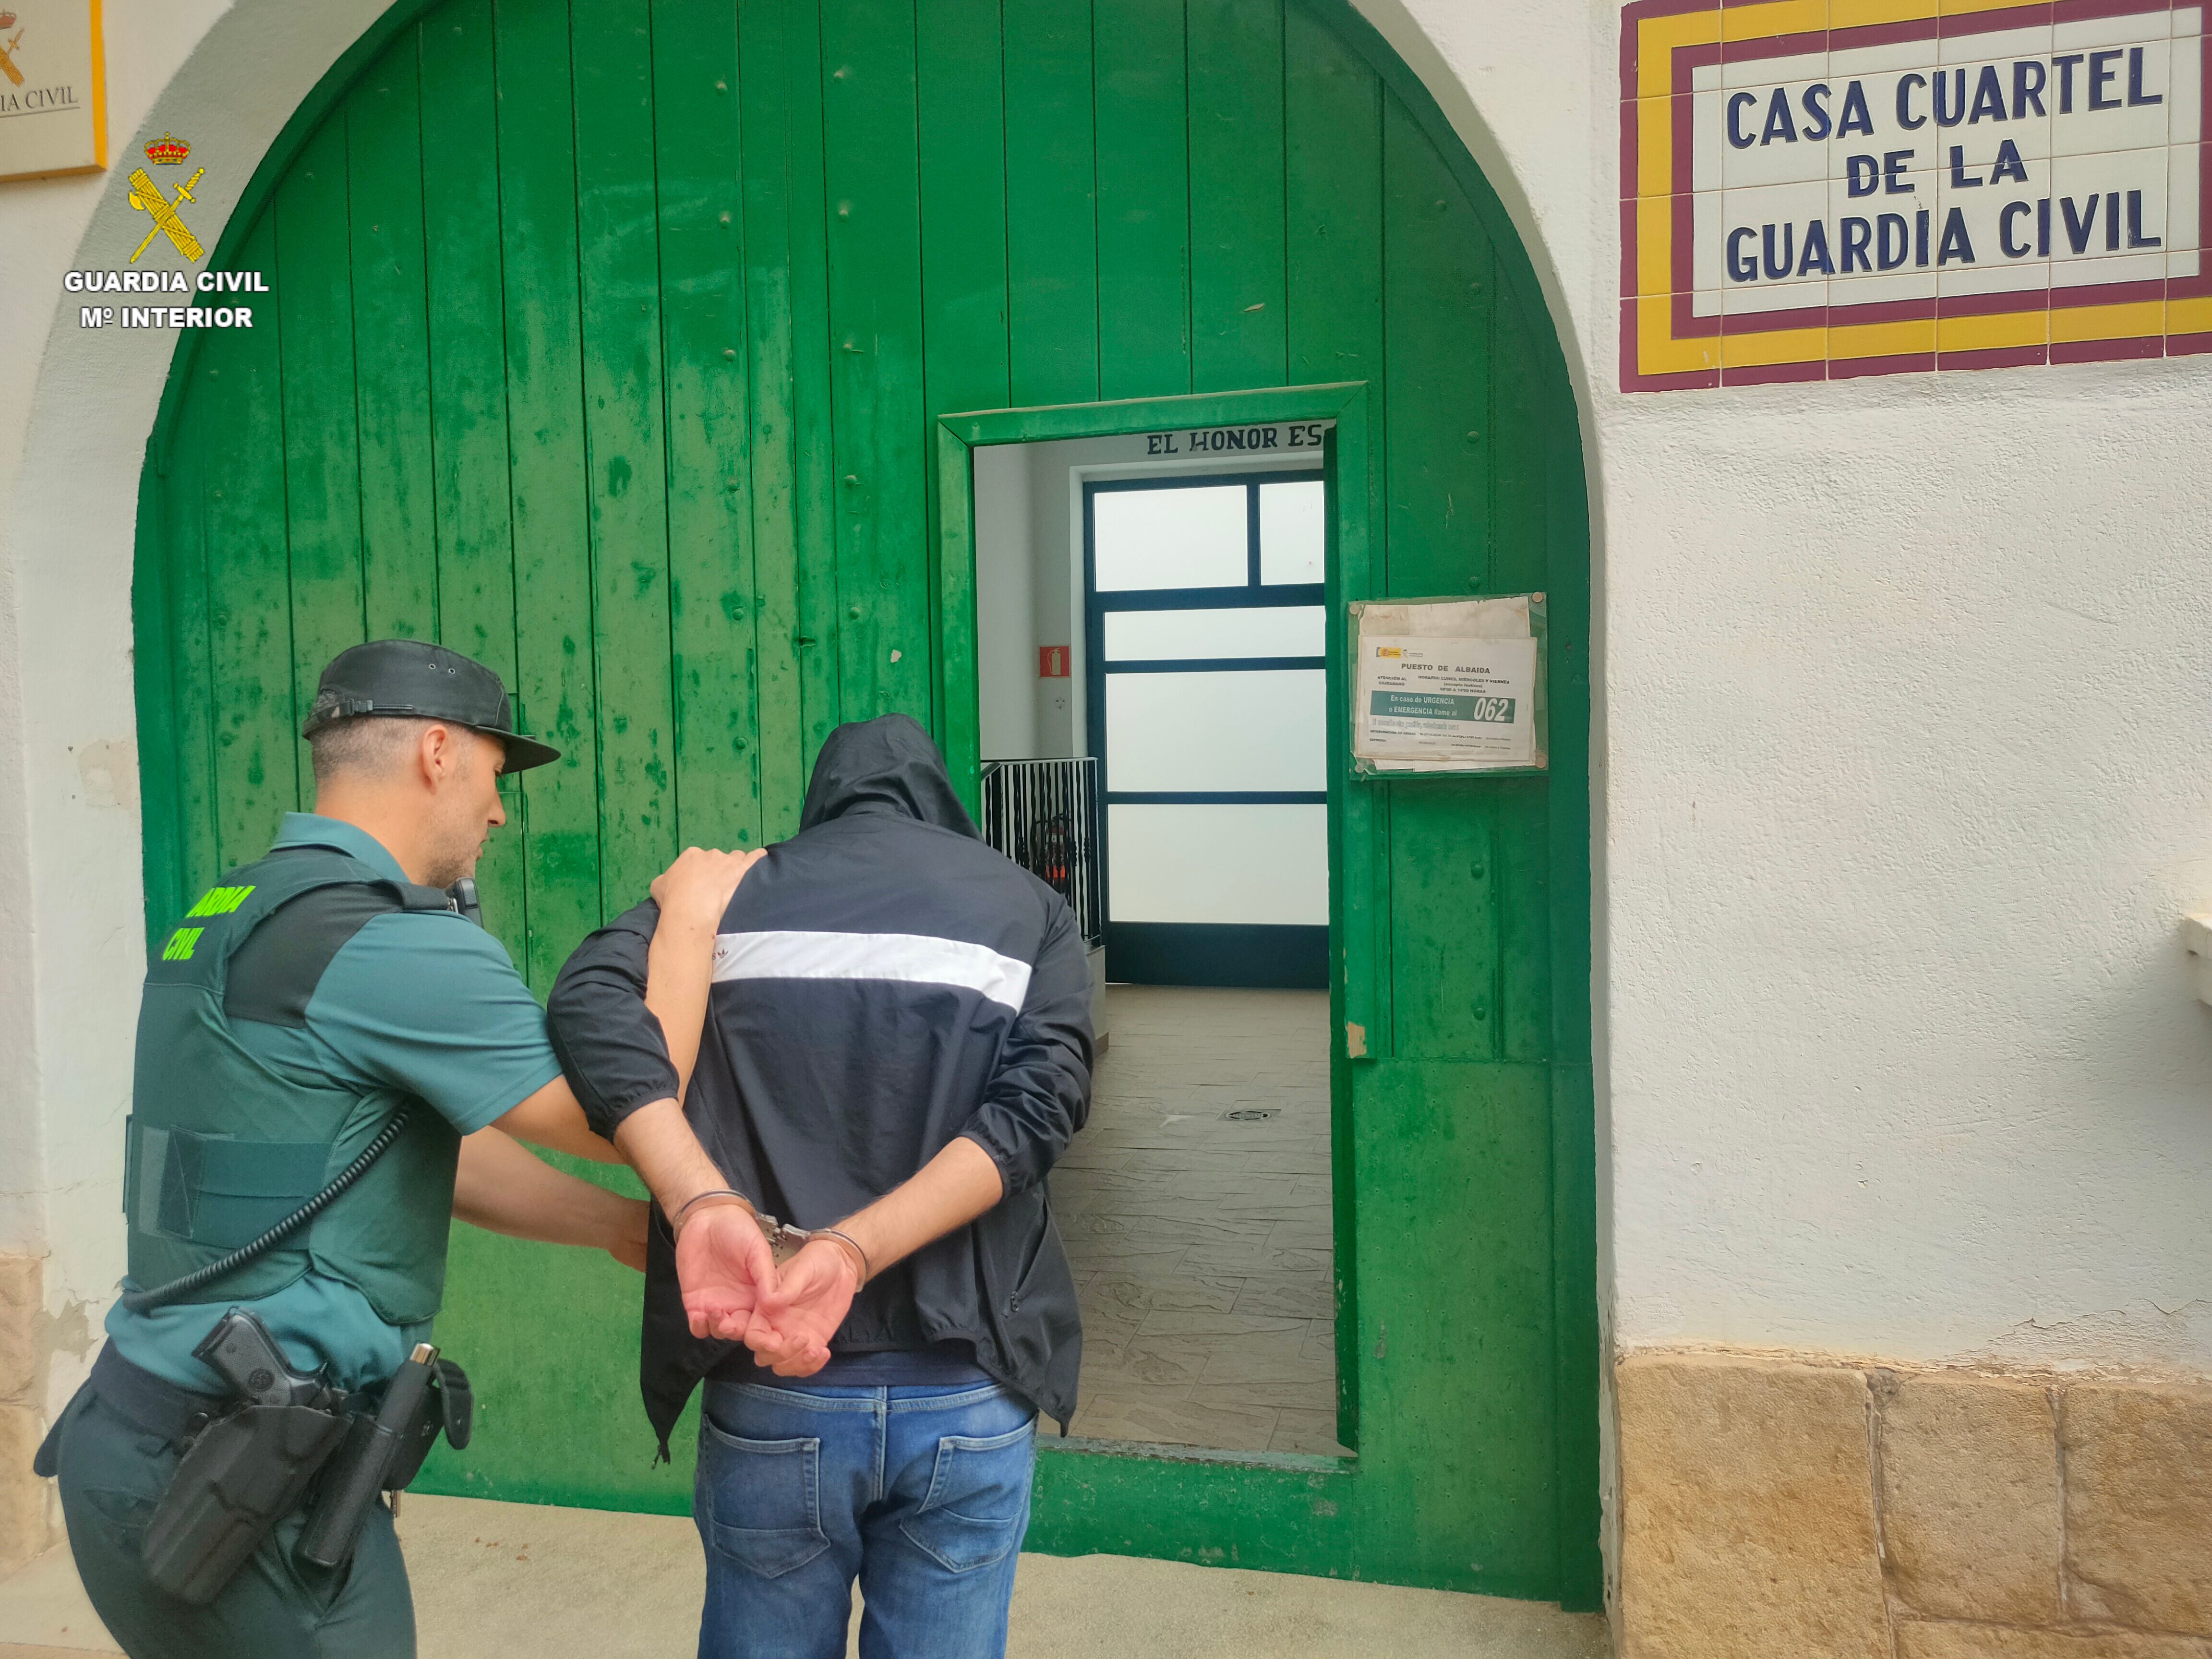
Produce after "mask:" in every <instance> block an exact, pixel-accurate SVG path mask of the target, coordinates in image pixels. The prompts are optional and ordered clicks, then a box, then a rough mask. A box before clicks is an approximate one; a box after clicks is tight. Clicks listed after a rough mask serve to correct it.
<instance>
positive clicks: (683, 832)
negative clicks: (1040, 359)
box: [653, 0, 761, 847]
mask: <svg viewBox="0 0 2212 1659" xmlns="http://www.w3.org/2000/svg"><path fill="white" fill-rule="evenodd" d="M739 126H740V111H739V108H738V18H737V9H736V8H734V7H732V6H730V5H727V4H723V3H718V0H661V3H659V4H658V5H656V6H655V7H654V8H653V134H654V137H653V171H654V177H655V179H657V180H658V197H659V231H660V307H661V335H662V341H663V346H662V357H663V371H662V372H663V374H665V377H666V383H667V395H668V571H669V576H668V605H669V645H670V650H671V654H672V657H673V663H672V665H671V671H672V676H673V678H674V682H675V688H676V708H675V714H676V779H677V805H678V820H677V829H678V834H677V840H678V842H679V844H689V845H696V846H703V847H755V846H758V845H759V844H760V840H761V803H760V732H759V726H758V722H757V711H758V702H759V657H760V650H759V641H758V635H757V630H758V627H759V618H758V607H757V602H756V599H755V578H754V571H753V533H752V532H753V526H752V493H751V490H750V488H749V487H748V486H749V483H750V480H749V478H748V477H747V474H748V472H749V471H750V445H749V443H748V442H747V423H748V420H749V410H748V408H747V400H746V395H745V392H746V373H747V368H748V359H747V354H746V351H745V291H744V227H743V225H742V223H741V210H742V208H743V205H744V195H743V191H742V189H741V187H740V185H739V179H740V177H741V166H742V163H741V157H742V155H743V147H742V145H741V144H740V143H739V142H738V131H739Z"/></svg>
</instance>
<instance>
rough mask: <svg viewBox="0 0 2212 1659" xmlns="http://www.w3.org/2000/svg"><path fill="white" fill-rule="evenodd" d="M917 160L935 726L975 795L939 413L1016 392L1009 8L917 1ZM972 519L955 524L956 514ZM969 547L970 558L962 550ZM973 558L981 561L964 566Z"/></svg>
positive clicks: (963, 541) (964, 576) (963, 583)
mask: <svg viewBox="0 0 2212 1659" xmlns="http://www.w3.org/2000/svg"><path fill="white" fill-rule="evenodd" d="M915 102H916V107H917V111H918V114H919V122H918V125H919V128H920V149H919V155H918V157H917V160H918V163H919V171H920V177H921V299H922V313H921V343H922V405H923V409H924V410H925V414H926V416H927V417H928V418H929V424H930V425H931V426H932V428H933V429H932V432H931V436H930V441H931V442H932V443H933V445H934V446H935V447H936V453H934V454H933V455H931V456H928V457H926V458H925V459H927V462H928V463H929V469H928V479H929V488H928V518H927V521H926V522H927V524H929V525H932V526H936V527H937V529H938V532H939V539H938V541H937V543H936V544H935V549H934V551H935V555H936V556H935V557H934V559H933V561H932V562H931V563H932V568H933V574H934V576H935V582H934V586H933V595H932V611H931V617H930V622H931V629H930V631H931V635H932V637H933V639H934V640H935V641H938V642H939V643H938V649H937V650H936V652H935V653H934V655H935V656H936V659H937V661H936V669H937V675H936V684H935V687H934V690H935V694H936V701H935V704H934V712H935V718H934V720H933V722H932V725H933V729H934V730H935V732H936V733H937V737H938V741H939V743H940V744H943V745H944V749H945V759H946V760H947V761H948V762H950V763H951V765H952V768H953V781H954V782H955V783H956V784H957V785H959V786H960V787H963V789H966V790H968V791H969V794H970V795H971V796H972V794H973V782H974V780H973V778H972V777H971V776H970V774H971V773H972V772H973V771H974V769H975V760H976V757H975V742H976V737H975V723H976V708H975V696H976V691H975V588H974V570H973V566H972V556H973V552H974V541H973V538H972V536H970V535H969V534H968V533H967V531H966V528H965V526H966V524H967V515H968V513H969V507H970V503H969V500H968V489H969V483H968V477H969V475H968V464H967V447H966V446H965V445H960V446H958V448H959V451H960V453H959V457H958V460H957V465H954V464H953V463H952V462H951V461H949V460H948V459H946V456H945V449H944V445H945V442H946V441H947V440H946V439H945V438H944V437H943V435H941V434H939V433H937V432H936V431H935V430H934V417H935V416H939V415H945V414H949V413H951V412H954V411H956V410H971V409H997V408H1001V407H1003V406H1004V405H1005V404H1006V400H1007V398H1009V397H1010V396H1011V395H1012V393H1011V382H1010V380H1009V378H1008V370H1007V364H1006V76H1005V54H1004V50H1003V41H1002V40H1001V37H1000V29H999V15H998V9H997V8H996V7H988V8H986V7H981V6H975V5H971V4H967V3H964V0H915ZM956 518H957V520H958V522H957V523H955V522H954V520H955V519H956ZM954 548H957V549H959V550H960V552H959V553H958V554H957V556H956V555H955V554H954V553H953V552H952V551H951V550H952V549H954ZM963 560H969V561H971V562H968V563H963V562H962V561H963Z"/></svg>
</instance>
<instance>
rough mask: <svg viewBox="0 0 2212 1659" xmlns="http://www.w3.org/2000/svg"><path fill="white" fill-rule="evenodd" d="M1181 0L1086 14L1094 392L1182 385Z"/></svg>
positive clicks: (1186, 359)
mask: <svg viewBox="0 0 2212 1659" xmlns="http://www.w3.org/2000/svg"><path fill="white" fill-rule="evenodd" d="M1183 4H1184V0H1115V3H1113V4H1110V5H1106V6H1102V7H1100V8H1099V9H1098V13H1097V43H1096V45H1097V55H1098V62H1097V88H1098V89H1097V124H1098V395H1099V396H1100V397H1102V398H1157V397H1168V396H1172V395H1174V394H1176V393H1177V392H1188V391H1189V390H1190V389H1191V374H1190V192H1191V177H1190V119H1191V115H1190V100H1189V96H1188V87H1187V85H1186V84H1185V78H1184V62H1185V57H1184V43H1183Z"/></svg>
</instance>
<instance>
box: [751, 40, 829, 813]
mask: <svg viewBox="0 0 2212 1659" xmlns="http://www.w3.org/2000/svg"><path fill="white" fill-rule="evenodd" d="M785 3H786V0H756V3H752V4H749V5H747V6H745V7H744V9H742V10H741V11H739V13H738V78H737V80H736V82H734V83H733V90H734V91H735V93H736V94H737V99H738V109H739V111H740V112H741V114H740V120H741V123H742V127H743V132H744V149H743V153H742V155H740V157H739V166H740V169H741V171H740V172H739V173H738V181H739V184H740V185H741V186H742V191H743V197H744V207H743V210H742V212H741V214H740V222H741V223H742V225H743V228H744V236H743V244H744V246H743V256H744V284H745V289H744V305H745V343H744V363H745V370H746V375H747V392H748V398H747V403H748V405H749V408H750V416H749V421H750V427H749V431H750V446H749V447H750V455H751V466H750V471H749V472H748V474H747V475H746V476H747V477H749V478H750V484H751V488H750V490H749V492H748V495H749V499H750V508H751V516H752V547H753V576H754V592H755V595H756V599H757V605H758V611H757V623H758V627H757V640H758V641H759V650H760V668H759V675H758V683H759V689H760V705H759V710H760V712H759V724H760V738H759V743H758V746H757V752H758V754H759V757H760V791H761V836H762V839H763V841H777V840H781V838H783V837H784V836H788V835H790V834H791V833H792V832H793V830H795V829H798V827H799V803H800V801H801V800H803V799H805V793H806V741H805V697H804V693H803V690H802V671H801V663H802V662H803V661H804V660H805V656H806V655H807V653H810V652H812V653H814V654H816V655H817V656H818V654H819V653H818V651H817V650H816V648H815V647H803V646H801V645H800V644H799V639H800V637H801V635H802V630H801V629H800V627H799V544H798V523H797V519H796V516H795V507H796V501H795V496H796V489H797V479H798V469H799V451H798V424H797V420H796V416H795V411H794V410H793V368H792V349H793V341H792V331H791V325H792V282H793V270H792V259H791V245H792V214H791V191H792V185H791V147H792V144H793V142H794V136H793V132H792V131H791V130H790V125H789V121H790V105H791V98H790V88H789V87H788V86H787V76H788V73H789V66H788V63H787V58H788V54H787V52H786V51H785V48H784V33H785V30H786V29H787V27H789V26H790V20H789V19H788V18H787V16H786V15H785Z"/></svg>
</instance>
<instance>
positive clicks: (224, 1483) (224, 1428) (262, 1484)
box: [145, 1406, 347, 1606]
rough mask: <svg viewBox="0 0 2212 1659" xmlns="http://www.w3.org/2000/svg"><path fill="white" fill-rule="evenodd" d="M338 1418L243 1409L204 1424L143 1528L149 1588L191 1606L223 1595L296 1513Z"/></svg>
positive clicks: (340, 1430) (339, 1425)
mask: <svg viewBox="0 0 2212 1659" xmlns="http://www.w3.org/2000/svg"><path fill="white" fill-rule="evenodd" d="M346 1420H347V1419H345V1418H344V1417H343V1416H342V1415H340V1414H339V1413H336V1412H326V1411H318V1410H316V1409H314V1408H313V1407H307V1406H246V1407H242V1408H240V1409H239V1410H237V1411H234V1412H231V1413H228V1414H227V1415H224V1416H222V1417H218V1418H216V1419H215V1420H214V1421H213V1422H211V1423H210V1424H209V1425H207V1427H206V1428H204V1430H202V1431H200V1433H199V1435H198V1437H197V1438H196V1439H194V1440H193V1441H192V1443H191V1446H190V1448H189V1449H187V1450H186V1451H185V1455H184V1458H183V1460H182V1461H181V1462H179V1464H178V1465H177V1472H176V1474H175V1475H174V1476H173V1478H172V1479H171V1480H170V1482H169V1489H168V1491H167V1492H164V1493H163V1494H162V1496H161V1503H160V1504H158V1505H156V1506H155V1510H154V1518H153V1521H152V1522H151V1523H149V1526H148V1527H147V1529H146V1544H145V1561H146V1572H147V1576H148V1577H149V1578H150V1579H151V1580H152V1581H153V1583H154V1584H155V1587H156V1588H157V1589H162V1590H164V1591H167V1593H168V1594H169V1595H173V1596H176V1597H178V1598H179V1600H181V1601H189V1602H191V1603H193V1604H194V1605H196V1606H204V1604H206V1603H207V1602H210V1601H213V1600H215V1598H216V1596H217V1595H221V1594H222V1589H223V1586H224V1585H226V1584H228V1583H229V1582H230V1581H231V1579H232V1577H234V1575H235V1574H236V1573H237V1571H238V1570H239V1569H240V1567H242V1566H244V1565H246V1558H247V1557H248V1556H250V1555H252V1553H253V1552H254V1551H255V1549H257V1548H258V1547H259V1546H260V1543H261V1541H262V1540H263V1539H264V1538H265V1537H267V1536H268V1535H269V1529H270V1528H271V1527H273V1526H275V1525H276V1522H278V1521H280V1520H282V1519H283V1517H284V1516H287V1515H289V1514H290V1513H291V1512H292V1511H293V1510H295V1509H297V1508H298V1507H299V1504H300V1500H301V1497H302V1496H303V1495H304V1494H305V1493H306V1492H307V1486H308V1483H309V1482H310V1481H312V1480H313V1479H314V1478H315V1475H316V1474H317V1472H318V1471H319V1470H320V1469H321V1468H322V1467H323V1465H324V1463H325V1462H326V1461H327V1460H328V1459H329V1457H330V1455H331V1451H332V1450H333V1449H335V1448H336V1447H337V1443H338V1442H339V1441H340V1440H341V1439H342V1438H343V1437H344V1435H345V1432H346Z"/></svg>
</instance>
